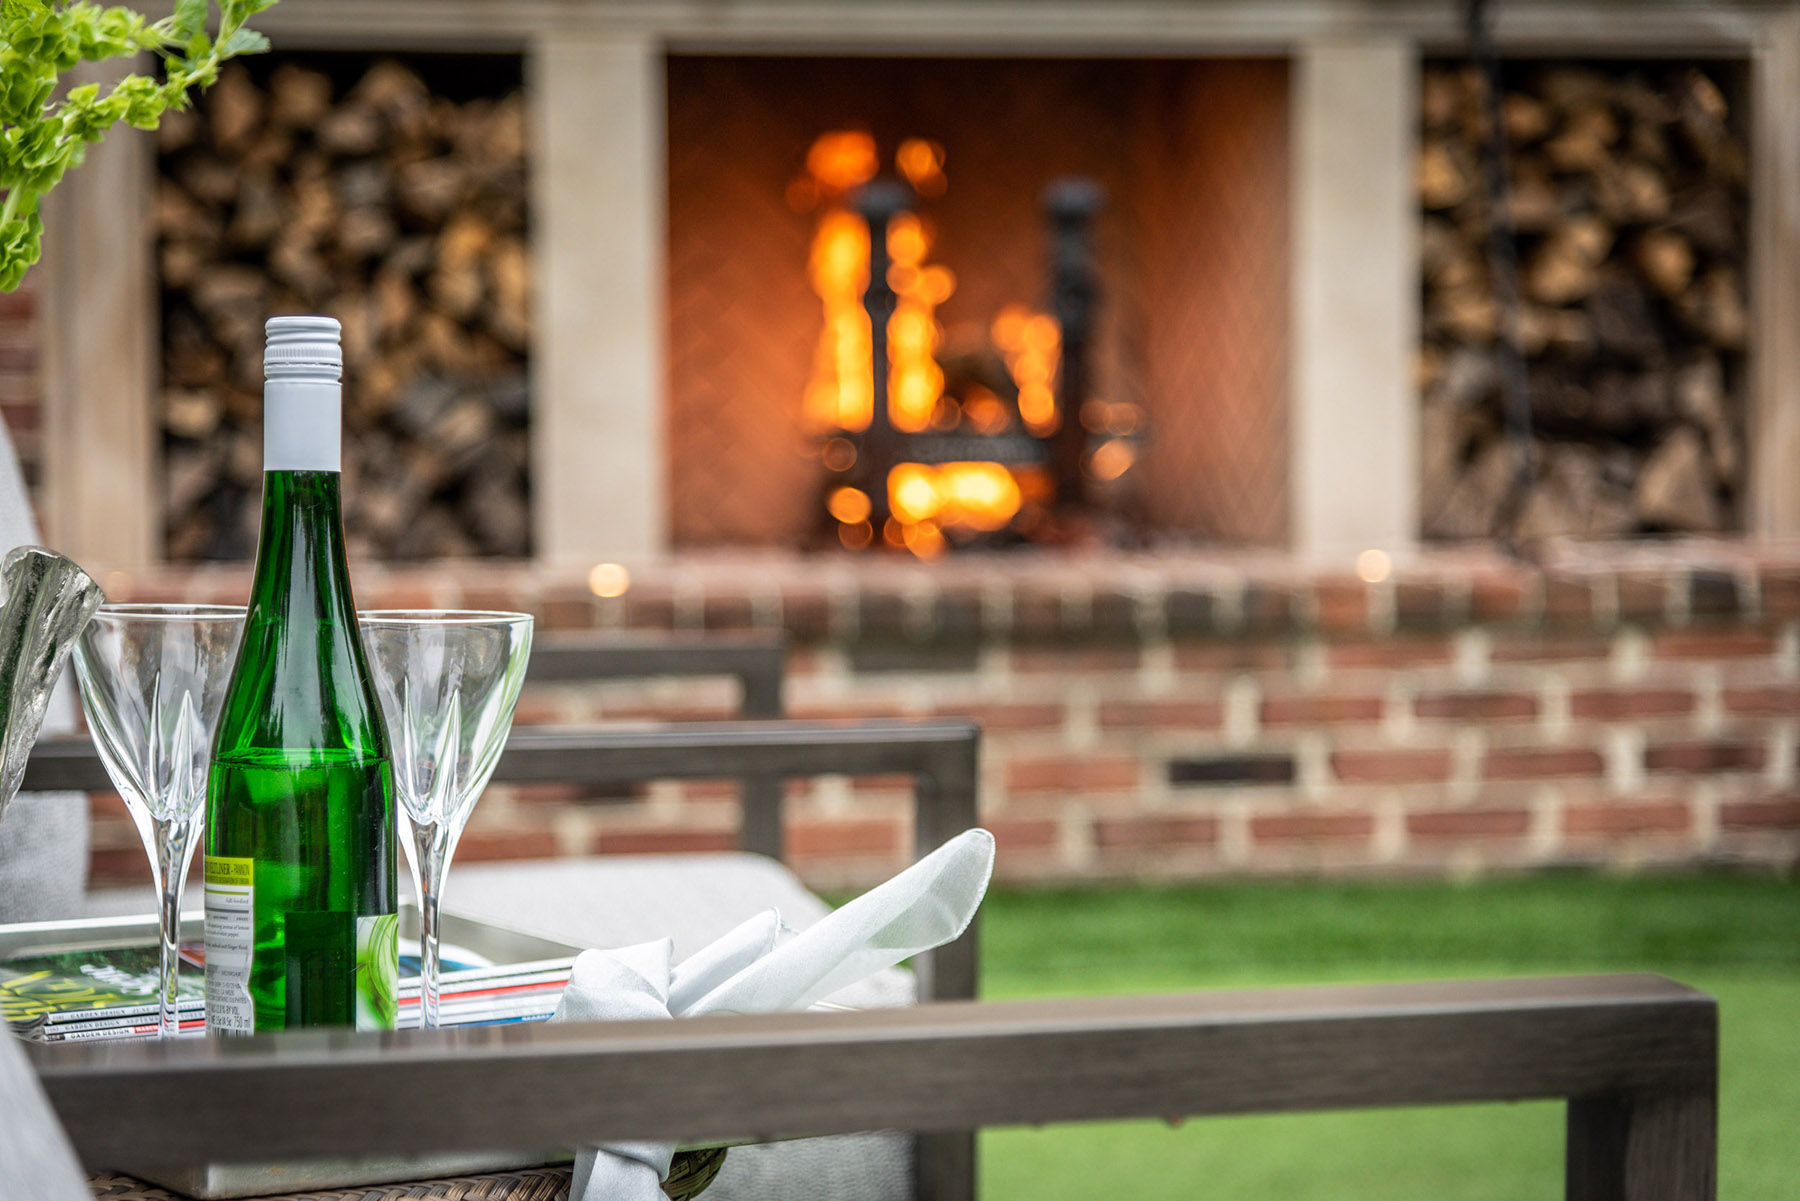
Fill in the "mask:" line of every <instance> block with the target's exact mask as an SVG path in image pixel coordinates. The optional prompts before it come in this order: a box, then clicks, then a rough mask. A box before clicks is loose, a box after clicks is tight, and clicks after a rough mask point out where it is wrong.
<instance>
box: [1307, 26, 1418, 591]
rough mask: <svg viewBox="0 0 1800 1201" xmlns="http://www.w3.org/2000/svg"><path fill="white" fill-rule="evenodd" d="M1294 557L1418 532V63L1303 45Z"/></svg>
mask: <svg viewBox="0 0 1800 1201" xmlns="http://www.w3.org/2000/svg"><path fill="white" fill-rule="evenodd" d="M1293 88H1294V103H1293V122H1294V125H1293V130H1294V133H1293V137H1294V150H1293V152H1294V173H1293V180H1294V210H1293V211H1294V218H1293V221H1294V225H1293V264H1294V265H1293V271H1294V275H1293V305H1294V340H1293V355H1294V358H1293V374H1292V379H1293V384H1292V387H1293V401H1292V405H1293V407H1292V419H1293V426H1292V439H1293V441H1292V447H1293V450H1292V459H1291V463H1292V471H1293V515H1294V516H1293V533H1292V541H1293V546H1294V550H1295V551H1296V552H1297V553H1299V554H1301V555H1305V556H1310V557H1318V558H1335V557H1339V556H1346V557H1347V556H1353V555H1355V554H1356V553H1358V552H1359V551H1362V550H1365V549H1369V548H1378V549H1382V550H1388V551H1393V550H1395V549H1400V548H1405V547H1408V546H1411V545H1413V544H1414V543H1415V542H1416V541H1417V539H1418V532H1419V531H1418V525H1419V521H1418V493H1419V450H1418V440H1419V403H1418V390H1417V386H1416V384H1415V379H1414V357H1415V355H1416V354H1417V347H1418V323H1419V313H1418V309H1419V267H1418V221H1419V218H1418V212H1417V208H1418V206H1417V203H1416V201H1415V199H1414V194H1413V157H1414V144H1415V141H1416V137H1417V134H1416V130H1417V128H1418V122H1417V107H1418V65H1417V54H1416V52H1415V50H1414V48H1413V47H1412V45H1411V44H1410V43H1409V42H1407V41H1405V40H1402V39H1398V38H1368V39H1355V40H1331V41H1320V42H1314V43H1308V44H1304V45H1302V46H1300V47H1299V48H1298V49H1297V50H1296V52H1295V56H1294V69H1293Z"/></svg>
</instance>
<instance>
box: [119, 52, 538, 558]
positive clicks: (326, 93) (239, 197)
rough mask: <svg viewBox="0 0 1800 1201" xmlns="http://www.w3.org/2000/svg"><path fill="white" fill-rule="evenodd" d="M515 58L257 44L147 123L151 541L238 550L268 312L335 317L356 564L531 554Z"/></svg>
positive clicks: (525, 277)
mask: <svg viewBox="0 0 1800 1201" xmlns="http://www.w3.org/2000/svg"><path fill="white" fill-rule="evenodd" d="M523 75H524V72H523V61H522V59H521V58H520V56H518V55H502V54H479V55H470V54H457V55H451V54H415V55H409V56H407V57H406V58H405V59H403V60H402V59H397V58H393V57H388V56H378V55H369V54H349V53H288V54H272V55H267V56H259V57H256V58H251V59H248V60H244V61H243V62H242V63H241V64H234V65H233V66H231V67H230V68H229V69H228V70H227V71H226V72H225V73H224V74H223V76H222V77H221V78H220V80H219V82H218V84H217V85H215V86H214V87H213V88H212V89H211V90H210V91H208V92H207V93H206V94H205V95H204V97H203V98H202V99H201V100H200V102H199V103H198V104H197V105H196V107H195V108H194V110H193V111H192V112H189V113H179V114H178V113H171V114H169V115H168V116H167V117H165V118H164V121H163V125H162V129H161V131H160V132H159V134H158V155H157V173H156V184H155V187H156V192H155V227H156V236H157V265H158V272H159V282H160V298H161V322H160V325H161V337H162V354H161V355H160V356H159V358H160V361H161V363H162V370H163V377H162V380H161V386H160V388H159V391H158V409H159V418H160V422H161V428H162V434H163V459H164V467H165V470H164V478H163V514H164V537H165V553H166V554H167V557H168V558H170V559H173V560H191V559H241V558H247V557H249V555H250V554H252V553H253V551H254V549H255V546H256V521H257V515H258V504H257V497H258V495H259V493H260V490H261V479H262V477H261V473H262V444H261V439H260V430H261V382H262V343H263V336H262V320H263V318H264V317H266V316H268V315H270V314H274V313H284V312H324V313H328V314H330V315H331V316H334V317H336V318H337V319H338V320H339V321H340V322H342V324H343V337H344V366H345V376H346V383H347V386H346V388H345V409H344V423H345V436H344V476H345V491H344V495H345V503H346V510H345V526H346V534H347V538H348V541H349V545H350V549H351V553H352V554H355V555H357V556H359V557H364V556H367V557H379V558H387V559H426V558H446V557H466V556H495V557H507V558H524V557H526V556H528V555H529V554H530V553H531V542H530V527H531V523H530V520H529V503H530V470H529V461H528V433H529V422H530V405H529V401H528V396H527V389H526V378H527V369H528V366H529V345H530V324H529V323H530V312H529V297H530V291H531V271H530V260H529V254H528V246H529V243H528V240H527V239H528V236H529V235H528V224H529V222H528V203H529V197H528V193H527V188H526V164H527V146H526V119H525V102H524V95H523V91H522V88H523Z"/></svg>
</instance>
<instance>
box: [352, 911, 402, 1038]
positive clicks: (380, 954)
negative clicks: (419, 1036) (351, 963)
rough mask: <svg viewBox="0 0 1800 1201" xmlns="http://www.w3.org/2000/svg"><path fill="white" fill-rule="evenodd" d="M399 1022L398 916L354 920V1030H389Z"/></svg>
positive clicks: (390, 915)
mask: <svg viewBox="0 0 1800 1201" xmlns="http://www.w3.org/2000/svg"><path fill="white" fill-rule="evenodd" d="M399 1019H400V915H399V914H397V913H374V914H368V915H366V916H363V917H359V918H357V919H356V1028H357V1029H358V1030H392V1029H394V1027H395V1026H397V1025H399Z"/></svg>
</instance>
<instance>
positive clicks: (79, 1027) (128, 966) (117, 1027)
mask: <svg viewBox="0 0 1800 1201" xmlns="http://www.w3.org/2000/svg"><path fill="white" fill-rule="evenodd" d="M205 954H206V953H205V950H204V948H203V947H202V946H201V945H200V944H199V943H192V944H186V945H183V946H182V948H181V966H182V972H181V982H180V989H179V991H180V995H181V1032H182V1033H183V1034H184V1035H185V1034H201V1033H203V1032H204V1031H205V1030H206V996H205V982H204V980H205V978H204V972H205V968H206V958H205ZM574 962H575V961H574V960H573V959H572V958H571V959H540V960H537V961H534V962H531V963H508V964H493V963H490V962H488V961H487V960H486V959H483V958H482V957H481V956H479V955H476V954H474V953H472V952H468V951H464V950H461V949H459V948H457V947H452V946H448V945H446V946H445V947H443V951H442V968H443V972H442V975H441V976H440V979H441V981H442V987H441V993H440V1000H439V1006H440V1013H441V1015H442V1020H443V1024H444V1025H445V1026H485V1025H496V1024H499V1023H502V1022H530V1021H539V1020H541V1019H543V1018H547V1017H549V1016H550V1015H551V1013H553V1012H554V1011H555V1009H556V1003H557V1001H558V1000H560V999H561V997H562V991H563V986H564V985H566V984H568V982H569V972H570V970H571V968H572V967H573V966H574ZM418 972H419V960H418V957H417V956H416V955H402V956H401V957H400V973H401V976H400V1026H401V1028H403V1029H406V1028H411V1027H416V1026H417V1025H418V1024H419V1016H418V1015H419V976H418ZM156 987H157V952H156V948H155V947H115V948H109V949H107V950H99V951H72V952H67V953H63V954H55V955H26V956H21V957H17V958H13V959H7V960H5V961H0V1015H4V1016H5V1018H6V1021H7V1024H8V1025H10V1026H11V1027H12V1029H13V1032H14V1033H15V1034H19V1035H21V1036H23V1037H25V1038H30V1039H34V1040H37V1041H41V1042H65V1041H69V1040H72V1039H93V1038H147V1037H150V1036H153V1035H155V1034H156V1030H157V1004H156Z"/></svg>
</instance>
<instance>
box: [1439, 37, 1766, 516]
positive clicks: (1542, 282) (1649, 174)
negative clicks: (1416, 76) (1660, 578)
mask: <svg viewBox="0 0 1800 1201" xmlns="http://www.w3.org/2000/svg"><path fill="white" fill-rule="evenodd" d="M1483 95H1484V93H1483V90H1482V87H1481V79H1480V76H1479V75H1478V74H1477V73H1476V72H1474V71H1473V70H1472V69H1470V68H1467V67H1461V66H1444V67H1433V68H1429V69H1428V70H1427V71H1426V72H1425V74H1424V79H1423V105H1422V108H1423V125H1424V128H1423V137H1422V140H1421V144H1420V153H1419V161H1418V191H1419V198H1420V202H1421V206H1422V208H1423V210H1424V214H1425V215H1424V225H1423V230H1422V242H1421V252H1422V258H1423V269H1424V326H1423V353H1422V356H1421V376H1422V386H1423V396H1424V414H1423V425H1422V431H1421V432H1422V436H1423V444H1422V450H1423V459H1424V463H1423V481H1422V492H1421V516H1422V520H1423V523H1424V529H1425V533H1426V535H1427V536H1429V537H1438V538H1471V537H1486V536H1493V535H1504V536H1509V537H1514V538H1517V539H1519V540H1521V541H1531V540H1535V539H1541V538H1546V537H1555V536H1559V535H1573V536H1583V537H1620V536H1630V535H1634V534H1641V533H1654V532H1678V531H1688V532H1694V531H1713V530H1725V529H1730V528H1733V527H1734V526H1736V525H1737V523H1738V520H1739V517H1738V513H1739V507H1740V505H1741V503H1742V500H1743V479H1744V457H1745V456H1744V420H1743V376H1744V350H1745V343H1746V340H1747V336H1748V325H1749V319H1748V314H1747V311H1746V301H1745V287H1746V284H1745V209H1746V196H1747V191H1748V184H1747V180H1748V162H1747V154H1746V149H1745V145H1744V140H1743V135H1742V131H1741V130H1740V128H1739V127H1738V125H1737V124H1736V123H1735V122H1734V121H1733V119H1732V113H1731V112H1730V109H1729V106H1728V103H1727V100H1726V96H1725V93H1724V92H1723V91H1722V89H1721V88H1720V86H1719V84H1718V82H1717V81H1716V80H1715V79H1714V78H1712V77H1710V76H1709V75H1708V74H1707V73H1706V72H1704V71H1701V70H1698V69H1691V68H1685V69H1671V70H1668V71H1660V70H1653V69H1642V68H1634V67H1621V68H1618V69H1611V70H1597V69H1593V68H1589V67H1579V66H1561V65H1556V66H1552V65H1546V66H1542V67H1538V68H1536V69H1535V70H1530V69H1524V68H1515V69H1512V70H1510V71H1509V74H1508V78H1507V87H1506V91H1505V94H1504V100H1503V106H1502V113H1503V121H1504V124H1505V132H1506V140H1507V143H1508V145H1509V149H1510V153H1509V156H1508V159H1509V161H1508V163H1507V167H1508V178H1509V181H1510V185H1511V186H1510V189H1509V191H1510V201H1509V205H1510V212H1511V218H1512V225H1513V227H1514V229H1515V230H1516V231H1517V233H1516V238H1515V241H1514V243H1513V244H1514V247H1515V249H1516V256H1517V263H1518V281H1519V294H1520V295H1519V303H1518V305H1517V306H1516V308H1513V309H1512V310H1511V312H1510V313H1509V312H1508V311H1506V310H1504V309H1503V307H1502V306H1501V305H1500V304H1499V303H1498V302H1497V300H1496V293H1495V289H1494V285H1493V279H1492V277H1491V275H1490V269H1491V263H1490V253H1489V245H1488V230H1489V203H1488V197H1487V187H1486V178H1485V175H1484V171H1485V169H1486V163H1485V161H1484V160H1485V156H1486V151H1487V127H1486V123H1485V121H1484V119H1483V107H1482V97H1483ZM1508 326H1511V327H1512V328H1513V329H1514V330H1515V331H1516V334H1515V337H1516V342H1517V345H1518V346H1519V348H1520V350H1521V351H1522V353H1523V356H1524V360H1525V364H1526V372H1525V380H1526V383H1527V388H1526V392H1527V393H1528V395H1529V404H1530V412H1531V428H1532V438H1531V441H1530V443H1529V447H1528V449H1527V450H1526V451H1525V452H1524V453H1525V454H1526V456H1527V458H1528V461H1529V463H1530V477H1529V481H1528V483H1526V484H1525V485H1524V486H1522V487H1517V486H1515V480H1516V479H1517V472H1516V469H1517V465H1518V463H1519V461H1520V453H1521V446H1520V439H1518V438H1517V437H1516V436H1513V437H1509V435H1508V433H1507V422H1506V420H1505V417H1504V407H1503V398H1502V391H1503V389H1502V379H1503V374H1504V364H1503V362H1502V359H1501V356H1500V353H1499V351H1498V350H1497V346H1498V344H1499V340H1500V339H1501V338H1502V337H1504V336H1506V335H1505V333H1504V331H1505V329H1506V328H1507V327H1508Z"/></svg>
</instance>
